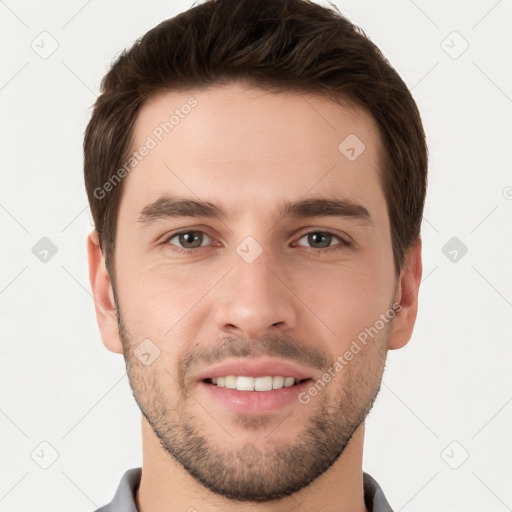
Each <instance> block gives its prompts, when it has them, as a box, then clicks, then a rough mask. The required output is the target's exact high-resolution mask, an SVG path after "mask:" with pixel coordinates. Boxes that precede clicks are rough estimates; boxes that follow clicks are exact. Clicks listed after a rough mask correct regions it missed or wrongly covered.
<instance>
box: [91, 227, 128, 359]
mask: <svg viewBox="0 0 512 512" xmlns="http://www.w3.org/2000/svg"><path fill="white" fill-rule="evenodd" d="M87 253H88V259H89V280H90V282H91V288H92V294H93V297H94V307H95V309H96V318H97V320H98V327H99V328H100V333H101V339H102V340H103V344H104V345H105V346H106V347H107V348H108V349H109V350H110V351H112V352H115V353H118V354H122V353H123V346H122V343H121V339H120V337H119V328H118V325H117V313H116V307H115V301H114V293H113V290H112V283H111V281H110V277H109V274H108V272H107V269H106V267H105V258H104V255H103V252H102V250H101V248H100V243H99V237H98V233H97V231H96V230H94V231H92V232H91V233H90V234H89V236H88V237H87Z"/></svg>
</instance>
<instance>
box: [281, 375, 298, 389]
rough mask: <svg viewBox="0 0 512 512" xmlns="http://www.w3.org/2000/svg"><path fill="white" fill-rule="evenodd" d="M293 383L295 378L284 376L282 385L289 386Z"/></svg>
mask: <svg viewBox="0 0 512 512" xmlns="http://www.w3.org/2000/svg"><path fill="white" fill-rule="evenodd" d="M294 384H295V379H294V378H293V377H286V379H284V387H285V388H289V387H290V386H293V385H294Z"/></svg>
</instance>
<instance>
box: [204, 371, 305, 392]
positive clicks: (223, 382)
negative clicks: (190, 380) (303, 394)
mask: <svg viewBox="0 0 512 512" xmlns="http://www.w3.org/2000/svg"><path fill="white" fill-rule="evenodd" d="M308 380H311V379H297V378H295V377H285V376H283V375H266V376H264V377H250V376H247V375H238V376H237V375H226V376H220V377H210V378H207V379H203V382H205V383H206V384H210V385H212V386H217V387H221V388H228V389H236V390H237V391H261V392H266V391H273V390H277V389H282V388H291V387H293V386H298V385H299V384H302V383H303V382H306V381H308Z"/></svg>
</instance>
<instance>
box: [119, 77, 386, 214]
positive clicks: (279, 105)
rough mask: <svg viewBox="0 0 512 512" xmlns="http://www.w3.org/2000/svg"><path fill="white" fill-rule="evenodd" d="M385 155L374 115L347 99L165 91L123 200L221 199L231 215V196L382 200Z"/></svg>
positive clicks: (232, 90)
mask: <svg viewBox="0 0 512 512" xmlns="http://www.w3.org/2000/svg"><path fill="white" fill-rule="evenodd" d="M144 148H147V149H144ZM380 148H381V146H380V138H379V132H378V129H377V127H376V124H375V122H374V120H373V118H372V116H371V115H370V114H369V113H367V112H366V111H365V110H364V109H362V108H360V107H357V106H355V105H353V104H351V103H349V102H348V101H347V102H344V104H343V105H340V104H338V103H335V102H334V101H332V100H330V99H328V98H325V97H319V96H313V95H305V94H300V93H297V92H291V91H290V92H280V93H272V92H268V91H264V90H262V89H260V88H256V87H249V86H247V85H245V84H242V83H230V84H228V85H224V86H215V87H210V88H208V89H204V90H188V91H173V92H165V93H160V94H158V95H155V96H154V97H152V98H150V99H149V100H148V101H147V103H146V104H145V105H144V107H143V108H142V109H141V111H140V113H139V115H138V118H137V120H136V123H135V128H134V134H133V143H132V148H131V151H132V152H135V153H137V154H138V156H137V159H136V160H133V161H132V164H134V165H133V166H132V167H131V170H130V172H129V173H127V177H126V178H125V181H126V182H125V183H124V191H123V197H122V203H127V202H128V203H129V204H133V206H134V207H139V209H140V208H141V207H143V206H144V205H145V204H149V203H150V202H154V201H155V200H157V199H158V198H159V196H162V195H163V194H165V193H171V192H172V194H173V195H176V194H180V195H188V196H191V197H192V196H196V198H197V197H201V198H203V199H210V198H211V195H212V194H215V196H216V198H217V200H216V201H212V202H215V203H216V204H217V203H219V202H220V203H222V202H224V203H225V204H226V205H227V209H230V208H231V209H232V210H233V208H235V209H236V208H237V207H238V206H243V204H240V205H235V204H234V199H235V198H243V199H244V200H252V201H256V202H257V203H258V204H260V205H262V206H263V205H266V206H268V207H270V205H271V204H272V202H273V201H275V199H276V196H277V195H279V196H280V197H285V196H286V198H287V199H292V198H293V199H296V198H297V197H303V196H306V195H307V194H308V193H309V192H310V191H311V192H313V191H314V192H315V193H316V195H318V193H321V192H323V193H324V194H327V195H331V196H332V195H333V194H336V192H338V191H339V192H340V193H341V194H342V195H344V196H345V197H346V196H350V199H360V198H361V197H363V196H365V195H366V196H367V197H368V199H369V200H377V199H381V200H383V196H382V191H381V187H380V185H379V180H378V174H377V169H378V166H379V154H380ZM142 153H144V156H141V154H142ZM371 196H373V198H372V197H371ZM232 200H233V201H232ZM230 202H231V205H230Z"/></svg>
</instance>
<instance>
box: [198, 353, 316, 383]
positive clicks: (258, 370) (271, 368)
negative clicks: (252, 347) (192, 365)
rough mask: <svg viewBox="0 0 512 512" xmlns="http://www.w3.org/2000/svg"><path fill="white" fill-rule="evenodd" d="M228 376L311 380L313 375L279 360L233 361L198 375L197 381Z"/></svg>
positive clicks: (217, 365) (210, 368) (214, 366)
mask: <svg viewBox="0 0 512 512" xmlns="http://www.w3.org/2000/svg"><path fill="white" fill-rule="evenodd" d="M227 375H235V376H242V375H243V376H246V377H266V376H276V375H280V376H283V377H293V378H294V379H298V380H304V379H310V378H312V377H311V373H310V372H307V371H306V370H304V369H302V368H300V367H299V366H297V365H296V364H293V363H290V362H287V361H282V360H279V359H268V358H265V359H263V358H258V359H257V360H255V359H232V360H230V361H225V362H224V363H219V364H216V365H213V366H211V367H209V368H207V369H206V370H204V371H202V372H200V373H199V374H198V375H197V380H205V379H211V378H214V377H225V376H227Z"/></svg>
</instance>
